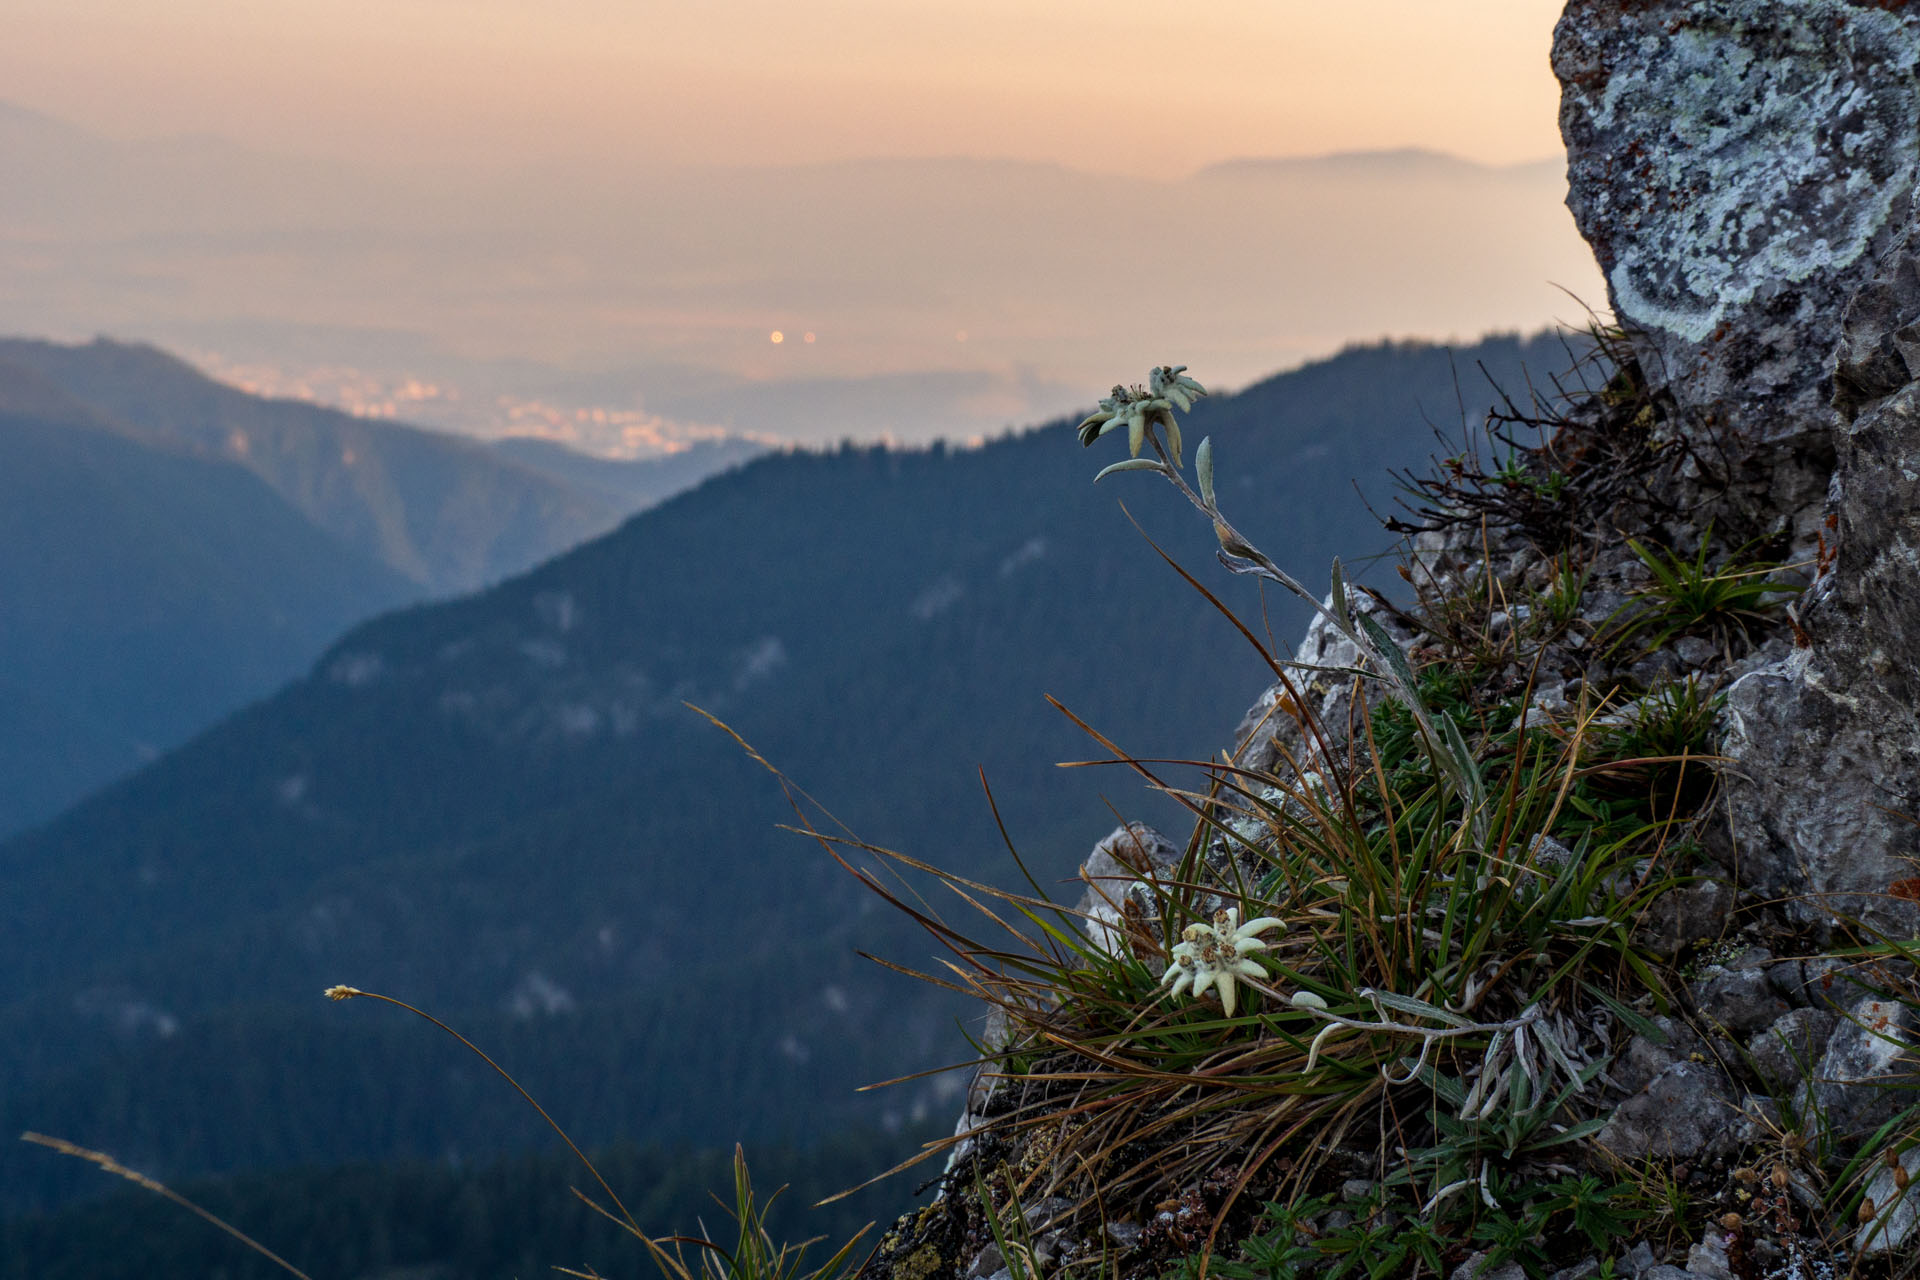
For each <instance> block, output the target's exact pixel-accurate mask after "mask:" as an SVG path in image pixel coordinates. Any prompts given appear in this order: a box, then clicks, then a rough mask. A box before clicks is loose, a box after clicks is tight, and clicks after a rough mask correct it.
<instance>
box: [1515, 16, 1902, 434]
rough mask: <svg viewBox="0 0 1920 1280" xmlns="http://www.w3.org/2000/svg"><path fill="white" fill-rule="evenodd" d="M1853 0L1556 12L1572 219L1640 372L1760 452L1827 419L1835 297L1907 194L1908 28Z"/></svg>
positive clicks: (1887, 233) (1868, 260)
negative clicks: (1632, 334)
mask: <svg viewBox="0 0 1920 1280" xmlns="http://www.w3.org/2000/svg"><path fill="white" fill-rule="evenodd" d="M1896 9H1897V6H1892V5H1887V4H1880V3H1869V2H1867V0H1860V2H1858V3H1855V2H1852V0H1792V2H1791V3H1785V2H1783V0H1651V2H1648V0H1572V3H1570V4H1569V5H1568V6H1567V10H1566V13H1565V14H1564V16H1563V17H1562V18H1561V20H1560V23H1559V26H1558V27H1557V28H1556V30H1555V33H1554V47H1553V66H1554V71H1555V73H1556V74H1557V75H1558V76H1559V78H1560V83H1561V88H1562V96H1561V107H1560V131H1561V134H1562V136H1563V137H1564V138H1565V140H1566V143H1567V160H1568V179H1569V187H1570V190H1569V194H1568V197H1567V204H1568V207H1569V208H1571V209H1572V211H1573V216H1574V221H1575V222H1576V223H1577V224H1578V225H1579V228H1580V231H1581V234H1582V235H1584V236H1585V237H1586V238H1587V241H1588V242H1589V243H1590V244H1591V245H1592V246H1593V248H1594V253H1595V255H1596V256H1597V257H1598V258H1599V260H1600V267H1601V270H1602V271H1603V272H1605V273H1606V277H1607V292H1608V295H1609V300H1610V301H1611V303H1612V305H1613V308H1614V312H1615V314H1616V315H1617V316H1618V317H1619V318H1620V320H1621V321H1623V322H1624V323H1626V324H1627V325H1629V326H1631V327H1633V328H1634V329H1637V330H1638V331H1639V335H1638V337H1636V339H1635V345H1636V348H1637V350H1638V353H1639V355H1640V359H1641V363H1642V365H1643V367H1644V368H1645V369H1646V370H1647V372H1648V374H1649V375H1650V376H1652V377H1653V378H1654V379H1655V380H1656V381H1657V382H1659V383H1661V384H1663V385H1664V386H1665V387H1666V389H1667V390H1668V391H1669V392H1670V393H1671V394H1672V396H1673V397H1674V400H1675V402H1676V403H1677V404H1678V405H1679V406H1680V407H1681V408H1683V409H1685V410H1690V411H1693V413H1695V414H1697V415H1700V416H1701V417H1702V419H1703V420H1704V419H1705V417H1706V415H1712V425H1714V426H1718V425H1722V424H1724V425H1726V426H1731V427H1733V428H1735V429H1737V430H1741V431H1743V432H1746V433H1748V434H1750V435H1751V436H1753V437H1754V438H1757V439H1764V440H1777V439H1783V438H1786V437H1789V436H1793V435H1797V434H1802V433H1806V432H1811V431H1819V430H1823V429H1824V428H1825V427H1826V426H1827V424H1828V423H1829V422H1830V421H1831V420H1832V412H1831V410H1830V409H1829V407H1828V403H1827V372H1828V370H1829V369H1830V368H1831V363H1830V361H1831V353H1832V351H1833V349H1834V346H1835V344H1836V342H1837V340H1838V337H1839V317H1840V314H1841V311H1842V309H1843V308H1844V307H1845V305H1846V302H1847V300H1848V298H1850V297H1851V296H1852V295H1853V293H1854V291H1855V290H1856V289H1858V288H1859V286H1860V285H1861V284H1862V283H1863V282H1864V281H1865V280H1866V278H1867V275H1868V273H1869V271H1870V269H1871V267H1872V264H1873V262H1874V259H1875V257H1876V256H1877V254H1878V253H1879V252H1881V251H1882V250H1883V249H1884V248H1885V247H1886V245H1887V244H1888V243H1889V242H1890V241H1891V239H1892V237H1893V235H1894V234H1895V233H1897V231H1898V229H1899V226H1900V225H1901V222H1902V220H1903V219H1904V218H1905V216H1906V214H1907V209H1908V204H1909V201H1910V198H1911V195H1912V192H1913V189H1914V185H1915V174H1916V164H1917V157H1916V145H1915V143H1916V138H1920V91H1917V89H1916V81H1915V65H1916V62H1920V23H1917V22H1916V20H1915V18H1914V17H1913V16H1911V15H1909V14H1906V13H1901V12H1897V11H1892V10H1896Z"/></svg>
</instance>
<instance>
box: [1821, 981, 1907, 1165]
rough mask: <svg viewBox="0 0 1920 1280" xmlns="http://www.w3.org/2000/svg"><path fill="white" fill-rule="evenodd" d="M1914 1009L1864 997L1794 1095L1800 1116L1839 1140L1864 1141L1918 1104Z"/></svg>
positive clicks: (1835, 1031) (1838, 1029)
mask: <svg viewBox="0 0 1920 1280" xmlns="http://www.w3.org/2000/svg"><path fill="white" fill-rule="evenodd" d="M1914 1022H1915V1012H1914V1010H1913V1009H1912V1007H1910V1006H1908V1005H1904V1004H1901V1003H1899V1002H1898V1001H1894V1000H1883V999H1879V998H1876V997H1871V996H1869V997H1867V998H1866V999H1863V1000H1860V1001H1859V1002H1857V1003H1856V1004H1855V1005H1854V1006H1853V1007H1852V1008H1851V1009H1850V1010H1848V1012H1847V1017H1846V1019H1845V1020H1844V1021H1842V1022H1841V1023H1840V1024H1839V1026H1838V1027H1836V1028H1835V1029H1834V1032H1833V1037H1832V1039H1830V1040H1829V1041H1828V1042H1827V1050H1826V1052H1825V1053H1824V1054H1822V1055H1821V1057H1820V1065H1819V1068H1818V1069H1817V1070H1816V1071H1815V1073H1814V1076H1813V1078H1812V1079H1811V1080H1809V1081H1808V1082H1807V1083H1805V1084H1803V1085H1802V1086H1801V1087H1800V1089H1799V1091H1798V1093H1797V1096H1796V1102H1797V1105H1796V1107H1795V1110H1797V1111H1798V1112H1799V1113H1800V1114H1802V1115H1808V1114H1812V1115H1815V1116H1817V1117H1818V1119H1819V1121H1820V1122H1821V1123H1822V1124H1824V1125H1825V1126H1826V1128H1827V1130H1828V1132H1829V1133H1831V1134H1832V1135H1833V1136H1834V1137H1835V1138H1837V1139H1840V1140H1842V1141H1845V1140H1848V1139H1852V1140H1858V1139H1861V1138H1864V1137H1867V1136H1868V1135H1870V1134H1871V1133H1873V1131H1874V1130H1876V1129H1878V1128H1879V1127H1880V1126H1881V1125H1882V1124H1885V1123H1886V1122H1887V1121H1888V1120H1891V1119H1892V1118H1893V1117H1894V1115H1895V1114H1896V1113H1897V1112H1899V1111H1901V1110H1903V1109H1904V1108H1906V1107H1909V1106H1912V1105H1913V1104H1914V1103H1916V1102H1920V1077H1917V1076H1916V1072H1920V1058H1916V1056H1915V1046H1916V1043H1920V1028H1916V1027H1915V1025H1914Z"/></svg>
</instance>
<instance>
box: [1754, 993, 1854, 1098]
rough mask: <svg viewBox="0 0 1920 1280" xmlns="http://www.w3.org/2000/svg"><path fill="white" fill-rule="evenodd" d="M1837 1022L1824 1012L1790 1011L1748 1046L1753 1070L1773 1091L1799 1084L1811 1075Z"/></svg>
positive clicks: (1812, 1010)
mask: <svg viewBox="0 0 1920 1280" xmlns="http://www.w3.org/2000/svg"><path fill="white" fill-rule="evenodd" d="M1838 1022H1839V1019H1838V1018H1836V1017H1835V1016H1834V1015H1833V1014H1832V1013H1831V1012H1830V1011H1828V1010H1826V1009H1790V1010H1788V1011H1787V1012H1786V1013H1783V1014H1781V1015H1780V1017H1779V1018H1777V1019H1775V1020H1774V1022H1773V1025H1772V1026H1769V1027H1768V1028H1767V1029H1766V1030H1765V1031H1762V1032H1760V1033H1759V1034H1757V1035H1755V1036H1754V1037H1753V1039H1752V1040H1751V1041H1749V1042H1748V1043H1747V1052H1748V1053H1749V1054H1751V1055H1752V1056H1753V1066H1754V1070H1756V1071H1757V1072H1759V1073H1760V1078H1761V1079H1762V1080H1764V1081H1766V1082H1767V1083H1768V1084H1770V1085H1773V1086H1775V1087H1780V1086H1792V1085H1796V1084H1798V1083H1799V1082H1800V1081H1802V1080H1804V1079H1805V1078H1806V1077H1808V1076H1810V1075H1812V1074H1813V1071H1814V1067H1815V1064H1817V1063H1818V1062H1819V1061H1820V1058H1821V1055H1822V1054H1824V1053H1825V1052H1826V1048H1827V1041H1828V1040H1829V1039H1830V1038H1831V1037H1832V1035H1833V1029H1834V1026H1835V1025H1836V1024H1837V1023H1838Z"/></svg>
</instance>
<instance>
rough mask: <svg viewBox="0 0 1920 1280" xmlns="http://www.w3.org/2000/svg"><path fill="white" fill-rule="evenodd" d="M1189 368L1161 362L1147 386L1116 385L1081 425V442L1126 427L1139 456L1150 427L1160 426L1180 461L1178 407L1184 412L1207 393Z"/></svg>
mask: <svg viewBox="0 0 1920 1280" xmlns="http://www.w3.org/2000/svg"><path fill="white" fill-rule="evenodd" d="M1186 367H1187V366H1185V365H1183V364H1180V365H1171V364H1163V365H1159V366H1157V367H1155V368H1153V369H1151V370H1149V371H1148V373H1147V385H1146V386H1145V387H1144V388H1142V387H1134V388H1132V389H1131V390H1129V389H1128V388H1126V387H1120V386H1116V387H1115V388H1114V389H1113V394H1112V395H1110V396H1107V397H1106V398H1105V399H1103V400H1101V401H1100V408H1099V410H1098V411H1097V412H1095V413H1093V414H1091V415H1089V416H1088V418H1087V419H1086V421H1084V422H1082V423H1081V424H1080V443H1081V444H1084V445H1090V444H1092V443H1093V442H1094V441H1095V440H1098V439H1099V438H1100V437H1101V436H1103V435H1105V434H1107V432H1109V431H1118V430H1120V429H1121V428H1123V427H1124V428H1125V429H1126V432H1127V450H1128V453H1129V455H1130V456H1132V457H1135V458H1137V457H1139V456H1140V449H1141V447H1142V446H1143V445H1144V444H1145V443H1146V440H1147V431H1148V429H1149V428H1150V427H1154V426H1158V427H1160V428H1161V429H1163V430H1164V431H1165V432H1166V433H1167V452H1168V453H1169V454H1171V455H1172V456H1173V460H1174V462H1175V464H1178V463H1179V461H1180V448H1181V446H1180V424H1179V422H1178V421H1176V420H1175V419H1174V416H1173V411H1174V410H1175V409H1178V410H1180V411H1181V412H1182V413H1184V412H1186V411H1187V410H1188V409H1191V408H1193V402H1194V401H1195V400H1198V399H1199V398H1200V397H1201V396H1204V395H1206V394H1207V389H1206V388H1205V387H1203V386H1201V385H1200V384H1199V383H1197V382H1195V381H1194V380H1193V379H1192V378H1188V377H1184V376H1183V374H1184V371H1185V370H1186Z"/></svg>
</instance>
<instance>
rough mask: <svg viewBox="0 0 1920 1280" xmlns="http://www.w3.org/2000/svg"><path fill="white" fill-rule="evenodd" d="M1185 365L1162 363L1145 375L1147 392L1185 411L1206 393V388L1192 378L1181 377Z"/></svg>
mask: <svg viewBox="0 0 1920 1280" xmlns="http://www.w3.org/2000/svg"><path fill="white" fill-rule="evenodd" d="M1186 371H1187V366H1185V365H1183V364H1163V365H1161V366H1160V367H1159V368H1157V369H1155V370H1154V371H1153V372H1151V373H1149V374H1148V375H1147V393H1148V394H1149V395H1153V396H1157V397H1159V398H1160V399H1162V400H1169V401H1171V402H1172V403H1173V407H1174V408H1176V409H1178V410H1180V412H1182V413H1185V412H1186V411H1187V410H1189V409H1191V408H1193V402H1194V401H1195V400H1198V399H1199V398H1200V397H1201V396H1203V395H1205V394H1207V389H1206V388H1205V387H1203V386H1201V385H1200V384H1199V383H1197V382H1195V381H1194V380H1193V379H1192V378H1187V377H1182V376H1181V375H1182V374H1184V373H1186Z"/></svg>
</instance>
